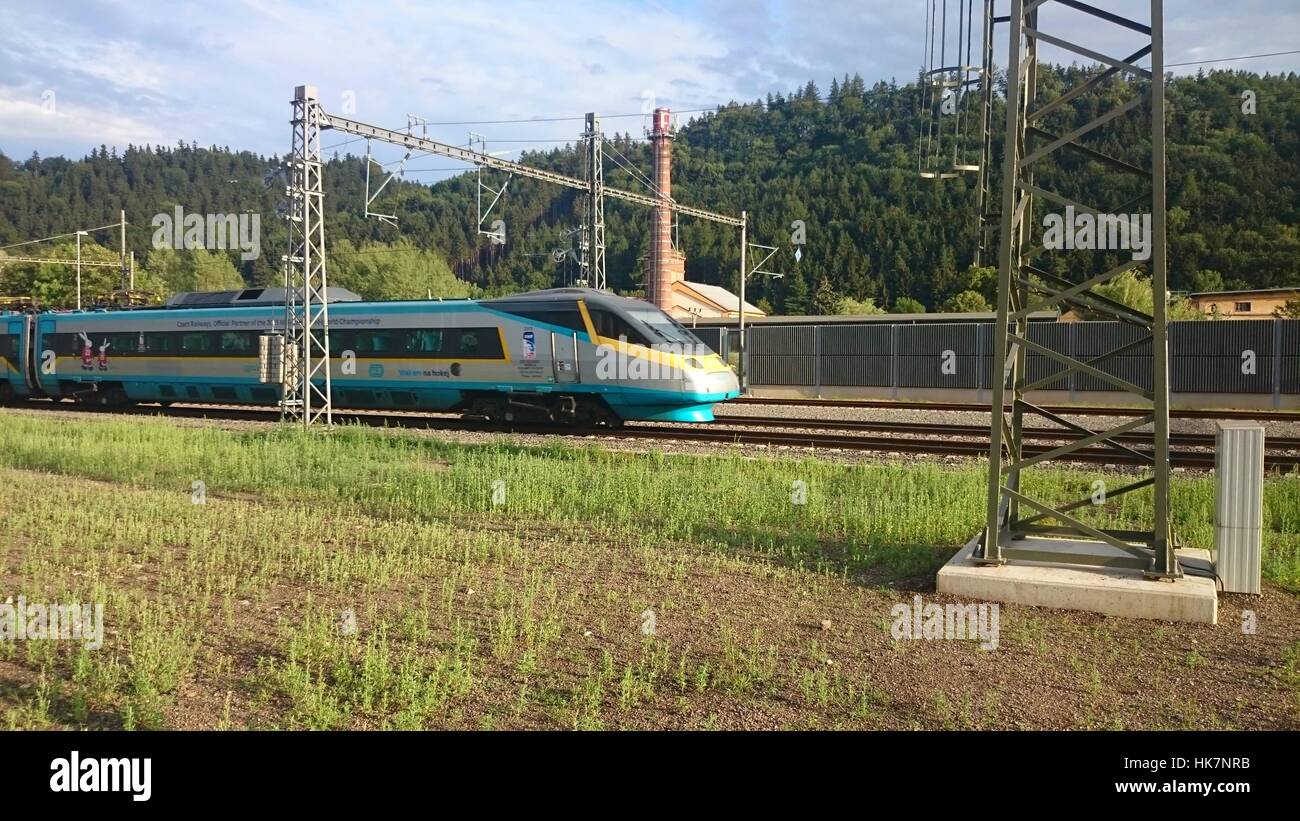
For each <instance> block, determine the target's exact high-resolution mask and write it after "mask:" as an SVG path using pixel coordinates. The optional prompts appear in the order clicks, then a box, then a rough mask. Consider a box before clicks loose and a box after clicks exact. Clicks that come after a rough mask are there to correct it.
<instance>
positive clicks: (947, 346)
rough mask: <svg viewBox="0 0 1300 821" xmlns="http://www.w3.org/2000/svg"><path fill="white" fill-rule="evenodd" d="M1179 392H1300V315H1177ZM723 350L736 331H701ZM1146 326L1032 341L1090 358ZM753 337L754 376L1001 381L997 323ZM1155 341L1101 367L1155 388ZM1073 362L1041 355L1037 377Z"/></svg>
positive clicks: (938, 384) (756, 332)
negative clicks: (1181, 318)
mask: <svg viewBox="0 0 1300 821" xmlns="http://www.w3.org/2000/svg"><path fill="white" fill-rule="evenodd" d="M1169 327H1170V332H1169V356H1170V376H1169V380H1170V385H1169V387H1170V390H1171V391H1172V392H1174V393H1223V394H1231V393H1253V394H1270V393H1271V394H1273V395H1275V396H1278V395H1281V394H1300V320H1294V319H1260V320H1231V321H1209V320H1204V321H1185V322H1171V323H1170V325H1169ZM695 333H696V335H697V336H700V338H701V339H702V340H703V341H704V342H705V343H706V344H708V345H709V347H710V348H712V349H713V350H715V351H717V352H718V353H721V354H723V355H724V356H725V355H726V354H727V353H728V352H729V350H731V349H733V348H734V347H735V338H734V337H735V331H734V330H727V331H725V332H724V331H723V330H721V329H718V328H697V329H695ZM1145 333H1146V332H1145V331H1144V330H1142V329H1141V328H1137V327H1134V326H1132V325H1127V324H1125V323H1122V322H1032V323H1030V325H1029V338H1030V339H1031V340H1033V341H1034V342H1037V343H1039V344H1041V345H1043V346H1045V347H1047V348H1050V349H1051V350H1054V351H1059V352H1061V353H1063V354H1066V355H1068V356H1070V357H1072V358H1074V359H1084V360H1086V359H1088V358H1090V357H1095V356H1100V355H1101V354H1104V353H1106V352H1108V351H1111V350H1114V349H1116V348H1119V347H1120V346H1122V345H1124V344H1125V343H1128V342H1132V341H1135V340H1137V339H1139V338H1140V337H1141V336H1142V335H1143V334H1145ZM746 335H747V336H748V337H749V339H748V341H749V357H748V360H747V361H748V368H747V371H748V379H747V381H748V383H749V384H750V385H772V386H779V385H796V386H815V387H819V388H820V387H832V386H835V387H839V386H862V387H886V388H888V387H893V388H968V389H971V388H984V389H989V388H992V378H991V374H992V372H993V362H992V359H993V355H992V352H993V325H992V323H936V324H899V325H894V324H886V323H872V324H864V325H800V326H789V325H786V326H771V325H766V326H765V325H756V326H751V327H749V328H747V329H746ZM1150 359H1151V345H1150V342H1147V343H1145V344H1142V345H1138V346H1136V347H1134V348H1132V349H1131V350H1129V351H1126V352H1125V354H1124V355H1122V356H1116V357H1113V358H1111V359H1109V360H1107V361H1105V362H1102V363H1098V364H1097V365H1096V367H1097V369H1098V370H1100V371H1102V372H1104V373H1107V374H1110V375H1112V376H1116V377H1119V378H1121V379H1124V380H1127V381H1129V382H1132V383H1134V384H1137V385H1140V386H1142V387H1144V388H1150V387H1151V365H1150ZM1063 370H1064V367H1063V366H1062V365H1061V364H1060V363H1058V362H1056V361H1055V360H1053V359H1051V358H1050V357H1047V356H1043V355H1041V354H1037V353H1030V354H1029V357H1028V380H1029V381H1030V382H1034V381H1037V380H1039V379H1046V378H1048V377H1050V376H1052V375H1053V374H1057V373H1060V372H1061V371H1063ZM1041 389H1043V390H1061V391H1072V392H1073V391H1107V390H1114V386H1113V385H1111V384H1110V383H1108V382H1106V381H1105V380H1103V379H1101V378H1099V377H1096V376H1093V375H1091V374H1083V373H1074V374H1071V375H1070V376H1068V377H1063V378H1060V379H1057V380H1055V381H1052V382H1048V383H1046V384H1044V385H1042V386H1041Z"/></svg>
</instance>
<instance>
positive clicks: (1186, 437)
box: [711, 414, 1300, 450]
mask: <svg viewBox="0 0 1300 821" xmlns="http://www.w3.org/2000/svg"><path fill="white" fill-rule="evenodd" d="M711 426H725V427H773V428H809V429H818V428H819V429H821V430H840V431H867V432H873V433H902V434H917V433H932V434H939V435H944V436H963V437H964V436H980V437H982V436H985V435H986V434H988V431H989V429H988V426H987V425H942V424H936V423H923V422H876V421H869V420H867V421H862V420H843V419H788V418H782V417H770V416H739V415H736V414H727V415H725V416H719V417H717V419H716V420H715V421H714V422H713V423H712V425H711ZM1025 437H1026V438H1029V439H1057V440H1063V439H1068V438H1072V437H1077V434H1073V433H1071V432H1070V431H1068V430H1065V429H1063V428H1025ZM1112 438H1113V439H1115V440H1116V441H1118V442H1149V441H1150V440H1151V437H1150V436H1149V435H1147V434H1143V433H1125V434H1120V435H1118V436H1115V437H1112ZM1169 442H1170V444H1173V445H1186V446H1188V447H1202V448H1213V447H1214V435H1213V434H1208V433H1171V434H1169ZM1268 447H1269V448H1270V449H1273V450H1300V437H1272V438H1270V439H1268Z"/></svg>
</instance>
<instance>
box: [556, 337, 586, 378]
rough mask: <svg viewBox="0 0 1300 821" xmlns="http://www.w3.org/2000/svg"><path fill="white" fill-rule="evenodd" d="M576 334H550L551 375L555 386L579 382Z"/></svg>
mask: <svg viewBox="0 0 1300 821" xmlns="http://www.w3.org/2000/svg"><path fill="white" fill-rule="evenodd" d="M578 364H579V363H578V334H577V332H574V333H573V334H564V333H555V332H552V333H551V373H552V375H553V376H554V377H555V383H556V384H557V385H563V384H566V383H568V384H572V383H574V382H580V381H582V380H581V377H580V376H579V374H578Z"/></svg>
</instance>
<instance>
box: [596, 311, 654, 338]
mask: <svg viewBox="0 0 1300 821" xmlns="http://www.w3.org/2000/svg"><path fill="white" fill-rule="evenodd" d="M588 313H590V314H591V324H592V325H593V326H595V328H596V333H597V334H599V335H600V336H603V337H606V338H608V339H618V338H619V337H620V336H624V337H627V341H628V342H630V343H631V344H633V345H645V346H646V347H649V346H650V343H649V342H647V341H646V339H645V337H644V336H643V335H642V334H641V332H640V331H638V330H637V329H636V328H633V327H632V326H631V325H629V324H628V323H627V320H625V319H623V317H621V316H618V315H617V314H615V313H612V312H610V311H606V310H605V309H603V308H589V309H588Z"/></svg>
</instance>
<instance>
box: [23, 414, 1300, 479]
mask: <svg viewBox="0 0 1300 821" xmlns="http://www.w3.org/2000/svg"><path fill="white" fill-rule="evenodd" d="M24 407H29V408H38V409H39V408H43V409H46V410H64V411H70V410H71V411H78V412H91V413H103V414H108V415H115V414H116V415H143V416H168V417H179V418H193V419H214V420H242V421H254V422H269V421H274V420H276V419H278V418H279V411H278V410H277V409H276V408H266V407H258V406H243V405H189V404H177V405H173V406H171V407H169V408H161V407H158V406H134V407H127V408H106V409H97V408H87V407H83V406H75V405H65V404H62V403H54V402H45V401H38V402H32V403H28V404H26V405H24ZM334 416H335V419H336V420H337V421H338V422H340V423H344V424H361V425H368V426H371V427H405V428H420V429H427V430H447V431H470V432H488V433H519V434H535V435H550V436H555V435H560V436H564V435H570V436H600V437H607V438H611V439H647V440H651V439H654V440H672V441H680V442H698V443H715V444H733V445H751V446H756V447H791V448H811V449H819V450H847V451H867V452H878V453H901V454H923V455H933V456H965V457H973V458H978V457H983V456H987V454H988V439H987V436H986V434H987V432H988V431H987V429H986V428H983V427H981V426H975V425H941V424H913V423H907V422H858V421H842V420H836V421H826V420H811V419H798V420H795V419H768V418H766V417H737V416H726V417H720V421H719V422H718V423H714V424H708V425H696V426H686V425H671V424H652V423H633V424H629V425H626V426H624V427H622V428H619V429H617V430H609V429H606V428H596V429H591V428H587V429H575V428H567V427H559V426H555V425H540V424H520V423H514V424H509V425H506V424H494V423H490V422H482V421H475V420H466V419H461V418H458V417H453V416H448V415H435V414H428V413H419V412H410V411H396V412H394V411H370V410H344V411H336V412H335V414H334ZM882 434H883V435H882ZM1028 434H1029V435H1028V436H1027V439H1032V440H1034V441H1032V442H1026V444H1025V446H1024V452H1025V455H1026V456H1036V455H1039V454H1042V453H1046V452H1048V451H1050V450H1053V449H1055V448H1056V447H1059V446H1060V445H1061V444H1063V443H1065V442H1068V441H1070V439H1071V438H1072V437H1073V436H1074V435H1073V434H1071V432H1069V431H1066V430H1047V429H1037V428H1036V429H1032V430H1031V431H1029V432H1028ZM1175 436H1176V438H1173V439H1172V443H1173V444H1175V445H1180V446H1181V448H1180V449H1174V450H1172V452H1171V454H1170V459H1171V462H1172V464H1173V466H1174V467H1182V468H1194V469H1209V468H1213V467H1214V452H1213V449H1212V448H1213V445H1214V441H1213V437H1212V436H1204V435H1199V434H1176V435H1175ZM1117 438H1118V439H1119V440H1120V441H1133V440H1125V439H1124V437H1117ZM1188 448H1209V449H1208V450H1194V449H1188ZM1268 448H1269V452H1268V453H1266V454H1265V466H1266V467H1268V468H1271V469H1277V470H1281V471H1289V470H1294V469H1297V468H1300V440H1295V439H1289V438H1288V439H1280V440H1279V439H1273V440H1269V443H1268ZM1279 450H1280V451H1283V452H1279ZM1285 451H1290V452H1285ZM1139 453H1146V451H1144V450H1139ZM1068 461H1071V462H1082V463H1096V464H1111V465H1142V464H1145V461H1144V460H1143V459H1141V458H1139V457H1135V456H1134V455H1132V454H1130V453H1126V452H1123V451H1118V450H1115V449H1111V448H1107V447H1106V446H1105V445H1092V446H1089V447H1087V448H1084V449H1081V450H1079V451H1076V452H1074V453H1071V454H1070V455H1069V459H1068Z"/></svg>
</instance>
